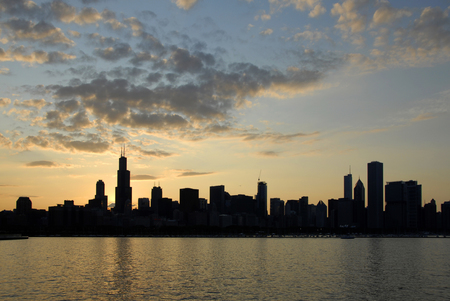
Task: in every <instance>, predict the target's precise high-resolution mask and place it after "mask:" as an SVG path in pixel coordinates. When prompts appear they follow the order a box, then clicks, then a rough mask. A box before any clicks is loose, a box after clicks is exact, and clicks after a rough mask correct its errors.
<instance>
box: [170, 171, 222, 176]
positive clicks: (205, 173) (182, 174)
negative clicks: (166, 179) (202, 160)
mask: <svg viewBox="0 0 450 301" xmlns="http://www.w3.org/2000/svg"><path fill="white" fill-rule="evenodd" d="M213 173H214V172H196V171H184V172H182V173H181V174H179V175H178V177H194V176H206V175H210V174H213Z"/></svg>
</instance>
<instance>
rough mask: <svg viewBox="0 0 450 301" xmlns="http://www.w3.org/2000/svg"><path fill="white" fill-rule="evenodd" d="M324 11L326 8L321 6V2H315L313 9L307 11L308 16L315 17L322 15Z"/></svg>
mask: <svg viewBox="0 0 450 301" xmlns="http://www.w3.org/2000/svg"><path fill="white" fill-rule="evenodd" d="M326 12H327V10H326V9H325V7H323V6H322V5H321V4H316V6H314V9H313V10H311V11H310V12H309V14H308V16H310V17H311V18H317V17H318V16H320V15H323V14H324V13H326Z"/></svg>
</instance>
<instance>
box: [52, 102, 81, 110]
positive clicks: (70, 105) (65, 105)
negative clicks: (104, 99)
mask: <svg viewBox="0 0 450 301" xmlns="http://www.w3.org/2000/svg"><path fill="white" fill-rule="evenodd" d="M55 105H56V107H57V108H58V110H60V111H62V112H64V113H72V112H75V111H76V110H78V108H79V107H80V102H79V101H78V100H76V99H69V100H62V101H60V102H57V103H56V104H55Z"/></svg>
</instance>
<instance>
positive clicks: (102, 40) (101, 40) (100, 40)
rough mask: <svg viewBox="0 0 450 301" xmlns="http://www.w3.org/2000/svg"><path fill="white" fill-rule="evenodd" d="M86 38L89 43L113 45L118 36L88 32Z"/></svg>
mask: <svg viewBox="0 0 450 301" xmlns="http://www.w3.org/2000/svg"><path fill="white" fill-rule="evenodd" d="M87 38H88V40H89V43H92V44H94V45H100V46H113V45H115V44H116V43H117V41H118V40H119V39H118V38H113V37H104V36H101V35H99V34H98V33H96V32H95V33H91V34H88V35H87Z"/></svg>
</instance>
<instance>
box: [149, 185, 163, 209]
mask: <svg viewBox="0 0 450 301" xmlns="http://www.w3.org/2000/svg"><path fill="white" fill-rule="evenodd" d="M162 197H163V194H162V188H161V187H160V186H153V188H152V199H151V207H152V210H153V212H155V213H158V212H159V208H158V204H159V200H161V199H162Z"/></svg>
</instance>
